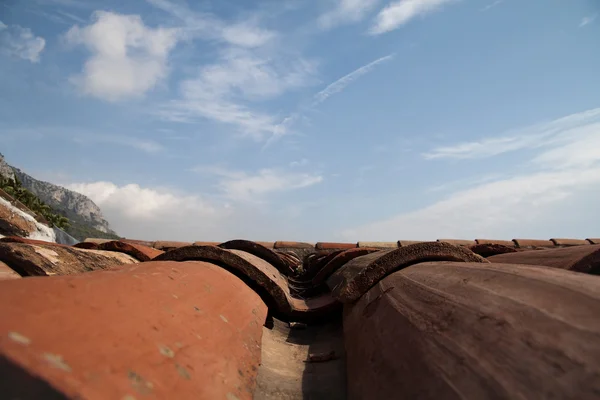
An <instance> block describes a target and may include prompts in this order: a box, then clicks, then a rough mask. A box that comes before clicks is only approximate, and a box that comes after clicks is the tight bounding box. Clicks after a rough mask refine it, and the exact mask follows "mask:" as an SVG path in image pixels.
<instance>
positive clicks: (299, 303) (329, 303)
mask: <svg viewBox="0 0 600 400" xmlns="http://www.w3.org/2000/svg"><path fill="white" fill-rule="evenodd" d="M290 303H291V306H292V314H291V317H292V318H296V319H298V320H304V319H307V318H318V317H327V316H330V315H331V314H332V313H333V312H335V311H338V310H341V307H342V304H341V303H340V302H339V301H337V300H336V299H334V298H333V296H331V293H323V294H321V295H319V296H315V297H309V298H307V299H298V298H294V297H292V298H291V299H290Z"/></svg>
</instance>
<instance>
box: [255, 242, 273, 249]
mask: <svg viewBox="0 0 600 400" xmlns="http://www.w3.org/2000/svg"><path fill="white" fill-rule="evenodd" d="M254 243H258V244H260V245H261V246H264V247H266V248H267V249H274V248H275V242H261V241H255V242H254Z"/></svg>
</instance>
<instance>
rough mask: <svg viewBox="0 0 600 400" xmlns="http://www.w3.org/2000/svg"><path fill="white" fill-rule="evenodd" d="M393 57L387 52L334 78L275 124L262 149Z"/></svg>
mask: <svg viewBox="0 0 600 400" xmlns="http://www.w3.org/2000/svg"><path fill="white" fill-rule="evenodd" d="M392 58H394V54H389V55H387V56H385V57H381V58H378V59H377V60H375V61H371V62H370V63H368V64H365V65H363V66H362V67H359V68H357V69H355V70H354V71H352V72H350V73H349V74H347V75H344V76H343V77H341V78H339V79H337V80H335V81H334V82H332V83H330V84H329V85H327V86H326V87H325V89H323V90H321V91H319V92H317V93H316V94H315V95H314V96H313V100H312V102H311V103H310V104H309V105H308V106H304V107H300V108H299V109H298V110H297V111H295V112H294V113H292V114H290V115H288V116H286V117H285V118H284V119H283V120H282V121H281V122H280V123H279V124H277V125H275V127H274V129H272V135H271V137H270V138H269V139H268V140H267V142H266V143H265V145H264V147H263V149H265V148H267V147H269V146H271V145H272V144H273V143H275V142H276V141H278V140H279V139H280V138H281V137H283V136H285V135H287V134H289V133H290V131H291V129H292V126H293V125H294V124H296V123H297V122H298V121H299V120H303V119H305V114H306V113H308V112H310V111H311V110H313V109H315V108H316V107H317V106H319V104H321V103H323V102H324V101H326V100H327V99H328V98H329V97H331V96H333V95H335V94H337V93H340V92H342V91H343V90H344V89H345V88H346V87H347V86H348V85H350V84H351V83H352V82H354V81H355V80H357V79H358V78H360V77H361V76H363V75H365V74H367V73H369V72H371V71H372V70H373V68H375V67H376V66H377V65H378V64H381V63H383V62H386V61H389V60H391V59H392Z"/></svg>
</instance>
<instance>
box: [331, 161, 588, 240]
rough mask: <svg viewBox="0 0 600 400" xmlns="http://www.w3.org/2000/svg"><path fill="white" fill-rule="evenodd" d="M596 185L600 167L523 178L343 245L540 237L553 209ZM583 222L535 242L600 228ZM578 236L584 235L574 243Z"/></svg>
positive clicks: (366, 230) (455, 198) (381, 226)
mask: <svg viewBox="0 0 600 400" xmlns="http://www.w3.org/2000/svg"><path fill="white" fill-rule="evenodd" d="M598 185H600V167H594V168H588V169H571V170H564V171H560V172H541V173H535V174H527V175H523V176H517V177H513V178H509V179H505V180H500V181H495V182H491V183H487V184H483V185H480V186H477V187H475V188H472V189H467V190H464V191H460V192H457V193H455V194H453V195H451V196H450V197H448V198H447V199H445V200H442V201H439V202H436V203H434V204H433V205H430V206H428V207H425V208H422V209H419V210H416V211H413V212H408V213H405V214H400V215H398V216H394V217H391V218H389V219H386V220H383V221H380V222H375V223H372V224H368V225H366V226H362V227H358V228H355V229H351V230H347V231H345V232H343V234H342V235H343V236H344V238H346V239H348V240H359V239H360V240H400V239H411V240H435V239H439V238H444V237H447V238H457V239H475V238H477V237H484V238H499V239H512V238H513V237H519V236H523V235H525V234H526V233H525V232H526V231H527V232H530V231H534V229H531V228H532V227H536V226H537V227H538V229H535V230H536V231H541V232H543V229H540V227H541V226H543V224H544V223H545V221H547V220H551V219H552V218H553V217H555V216H554V215H553V214H554V211H555V209H556V207H558V206H561V203H565V202H567V200H569V199H571V200H573V199H572V197H574V196H577V194H578V191H582V190H585V189H588V188H590V187H596V188H597V187H598ZM579 197H580V198H581V197H582V196H579ZM567 215H568V214H566V215H565V216H567ZM571 217H573V215H571ZM584 218H586V219H583V221H582V219H579V220H576V219H575V218H574V217H573V220H572V221H565V225H564V226H563V228H564V229H563V230H562V232H552V233H551V232H548V233H547V234H545V236H546V237H544V236H540V237H541V238H546V239H549V238H550V237H551V236H552V235H561V234H563V235H564V234H566V231H567V230H571V231H572V230H573V229H574V227H575V224H581V223H582V222H583V223H584V224H586V225H587V226H588V228H587V230H588V232H591V231H592V229H591V227H594V226H597V225H598V223H600V218H599V216H598V214H597V213H596V214H594V213H591V214H589V215H587V217H586V216H584ZM582 235H585V233H584V232H580V233H579V234H578V235H577V236H576V237H580V236H582Z"/></svg>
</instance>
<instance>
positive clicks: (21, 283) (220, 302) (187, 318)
mask: <svg viewBox="0 0 600 400" xmlns="http://www.w3.org/2000/svg"><path fill="white" fill-rule="evenodd" d="M0 287H1V288H0V316H1V317H0V332H2V334H1V335H0V353H1V355H2V356H3V357H5V362H4V365H3V374H4V377H7V376H10V377H12V378H17V377H18V379H10V380H8V381H5V382H3V384H2V385H0V386H3V387H4V388H5V389H8V390H9V391H10V392H11V393H13V395H14V396H15V398H17V397H20V398H24V396H23V394H24V393H27V391H28V390H29V389H31V387H32V385H35V384H36V381H37V382H38V383H39V382H40V381H43V382H46V383H47V384H48V385H47V386H46V387H45V388H43V390H44V391H42V392H41V393H40V392H38V393H37V395H36V396H35V397H36V398H87V399H133V398H138V399H139V398H146V397H149V398H163V399H167V398H176V399H185V398H201V399H251V398H252V393H253V391H254V386H255V379H256V375H257V370H258V366H259V364H260V343H261V335H262V324H263V323H264V321H265V318H266V313H267V309H266V307H265V305H264V303H263V302H262V301H261V300H260V297H259V296H258V295H256V293H254V292H253V291H252V290H250V289H249V288H248V287H247V286H246V285H245V284H244V283H243V282H242V281H241V280H239V279H238V278H236V277H235V276H234V275H232V274H230V273H229V272H227V271H225V270H223V269H222V268H219V267H217V266H215V265H212V264H209V263H204V262H199V261H195V262H187V263H185V264H181V263H175V262H147V263H143V264H137V265H133V266H126V267H123V268H121V269H118V270H111V271H96V272H91V273H88V274H79V275H73V276H68V277H66V276H64V277H52V278H43V279H42V278H29V279H21V280H15V281H10V282H9V281H5V282H0ZM132 288H135V290H132ZM67 293H68V295H66V294H67Z"/></svg>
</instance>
